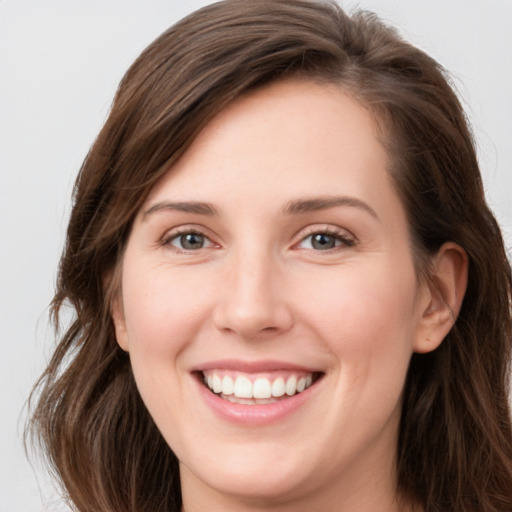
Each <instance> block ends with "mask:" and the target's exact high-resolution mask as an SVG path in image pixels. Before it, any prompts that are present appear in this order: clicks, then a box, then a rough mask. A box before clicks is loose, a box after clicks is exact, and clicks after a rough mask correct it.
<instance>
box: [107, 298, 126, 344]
mask: <svg viewBox="0 0 512 512" xmlns="http://www.w3.org/2000/svg"><path fill="white" fill-rule="evenodd" d="M111 304H112V305H111V307H110V314H111V315H112V320H113V322H114V329H115V331H116V340H117V343H118V345H119V346H120V347H121V348H122V349H123V350H124V351H125V352H128V351H129V350H128V333H127V331H126V321H125V315H124V308H123V299H122V296H121V291H120V290H119V291H118V292H117V293H116V296H115V297H114V298H113V299H112V303H111Z"/></svg>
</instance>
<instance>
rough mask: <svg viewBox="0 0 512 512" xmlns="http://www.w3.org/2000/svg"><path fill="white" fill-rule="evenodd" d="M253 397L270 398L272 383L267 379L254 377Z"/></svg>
mask: <svg viewBox="0 0 512 512" xmlns="http://www.w3.org/2000/svg"><path fill="white" fill-rule="evenodd" d="M252 395H253V398H270V397H271V396H272V385H271V384H270V381H269V380H268V379H256V380H255V381H254V384H253V385H252Z"/></svg>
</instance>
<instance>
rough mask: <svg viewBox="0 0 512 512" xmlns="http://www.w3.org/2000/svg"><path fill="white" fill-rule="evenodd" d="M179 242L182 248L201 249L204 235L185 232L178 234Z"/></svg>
mask: <svg viewBox="0 0 512 512" xmlns="http://www.w3.org/2000/svg"><path fill="white" fill-rule="evenodd" d="M180 243H181V246H182V247H183V249H201V247H203V245H204V236H202V235H198V234H196V233H187V234H186V235H181V236H180Z"/></svg>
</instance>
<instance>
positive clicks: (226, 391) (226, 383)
mask: <svg viewBox="0 0 512 512" xmlns="http://www.w3.org/2000/svg"><path fill="white" fill-rule="evenodd" d="M234 390H235V383H234V382H233V379H232V378H231V377H230V376H229V375H224V378H223V379H222V394H223V395H232V394H233V391H234Z"/></svg>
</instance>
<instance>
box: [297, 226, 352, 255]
mask: <svg viewBox="0 0 512 512" xmlns="http://www.w3.org/2000/svg"><path fill="white" fill-rule="evenodd" d="M315 235H326V236H328V237H332V238H334V240H335V242H340V244H339V245H337V246H334V247H332V248H330V249H325V250H320V249H315V248H310V249H307V250H310V251H314V252H324V253H331V252H333V251H336V250H340V249H343V248H346V247H353V246H355V245H356V240H355V239H354V238H353V237H352V236H350V235H348V234H347V232H346V231H344V230H341V229H336V228H332V227H325V228H321V229H318V228H317V227H311V228H307V230H306V232H305V233H303V234H302V237H301V239H300V242H299V243H298V244H295V246H298V245H300V244H302V243H303V242H304V241H306V240H307V239H308V238H311V237H313V236H315Z"/></svg>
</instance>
